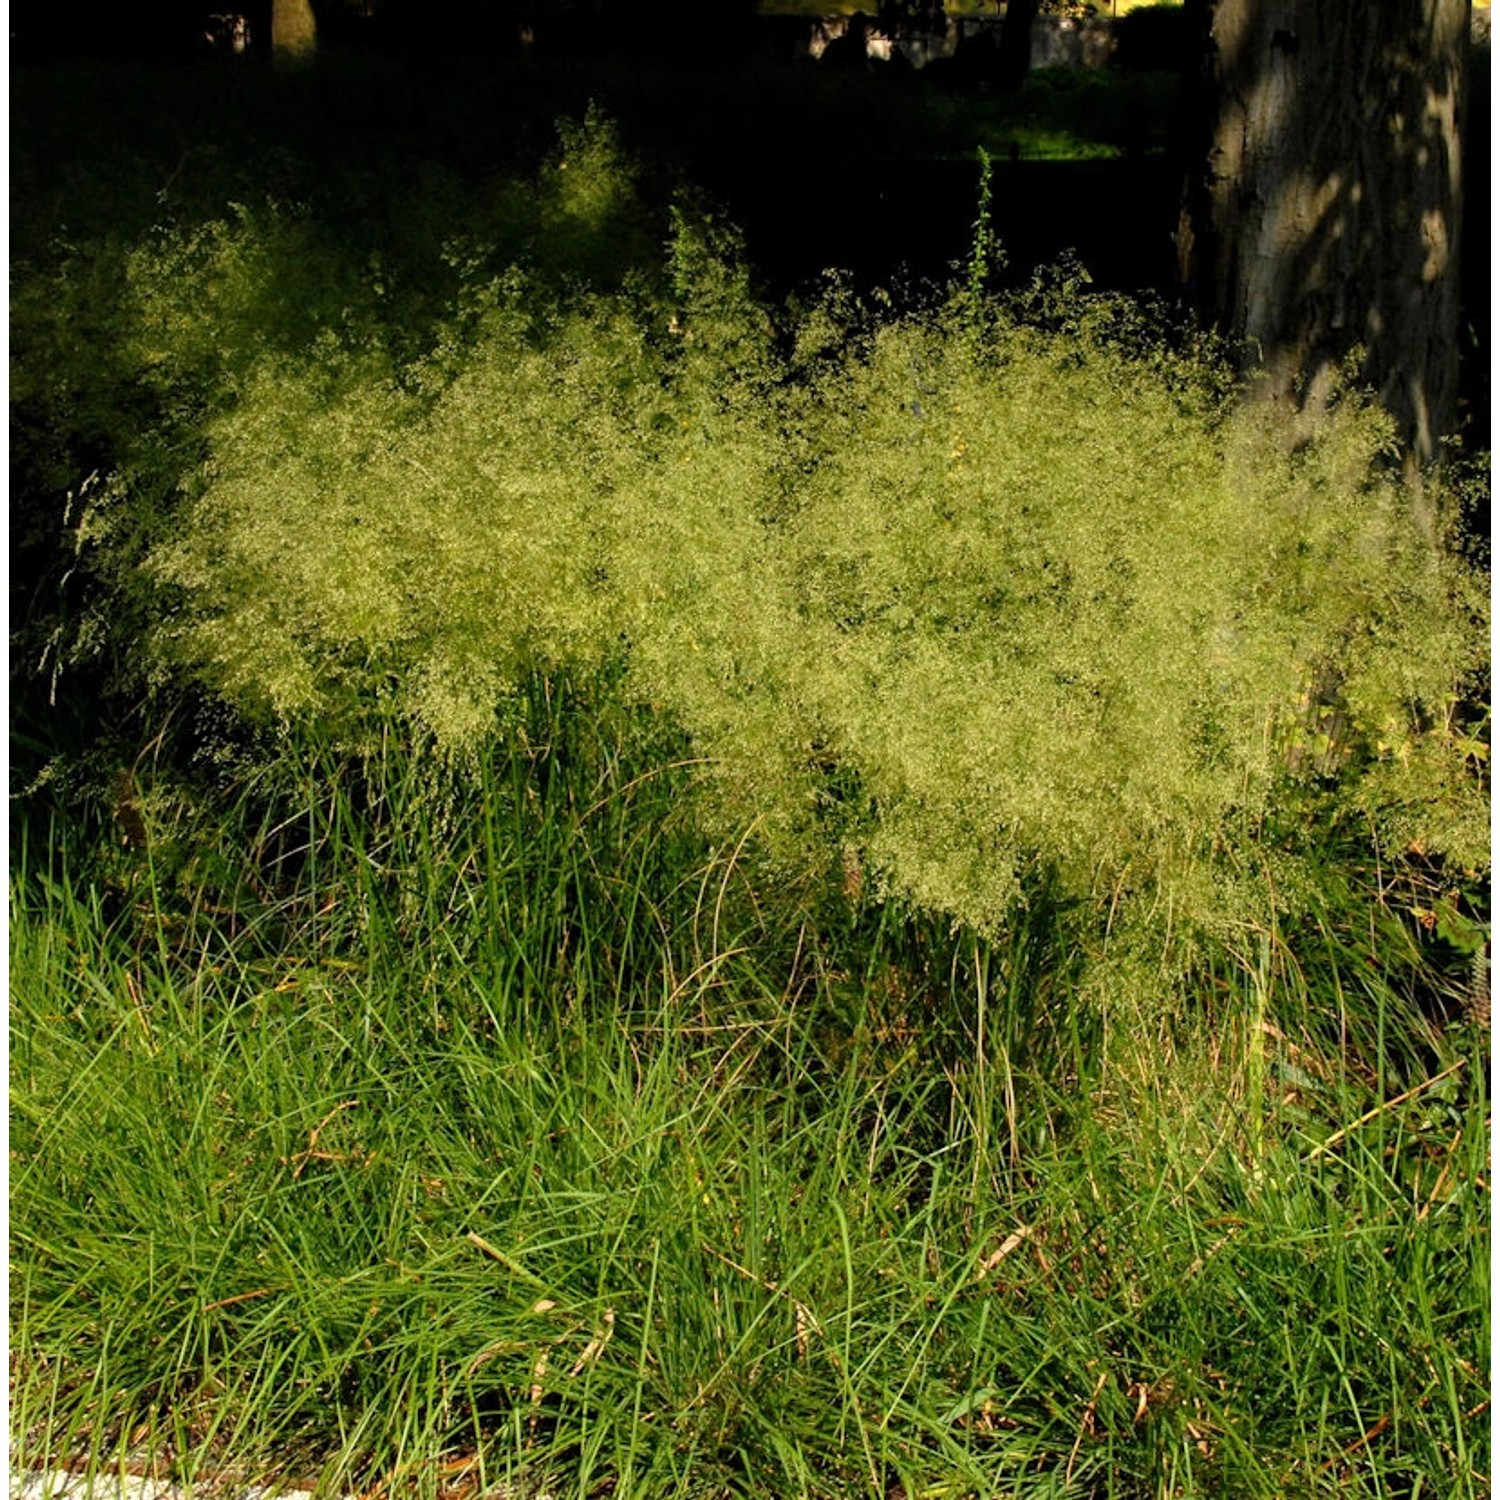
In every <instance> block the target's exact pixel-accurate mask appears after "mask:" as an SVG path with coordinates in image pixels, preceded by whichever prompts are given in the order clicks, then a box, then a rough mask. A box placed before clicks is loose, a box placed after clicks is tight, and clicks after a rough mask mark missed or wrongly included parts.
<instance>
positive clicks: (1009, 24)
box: [995, 0, 1041, 89]
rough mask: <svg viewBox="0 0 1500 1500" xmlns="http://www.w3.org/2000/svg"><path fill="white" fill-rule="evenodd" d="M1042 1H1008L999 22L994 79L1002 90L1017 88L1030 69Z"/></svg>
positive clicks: (1023, 81) (1024, 79)
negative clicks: (1032, 46)
mask: <svg viewBox="0 0 1500 1500" xmlns="http://www.w3.org/2000/svg"><path fill="white" fill-rule="evenodd" d="M1040 3H1041V0H1006V5H1005V19H1004V20H1003V21H1002V22H1001V23H1000V46H999V50H998V56H997V59H996V63H995V79H996V82H997V83H999V85H1000V86H1001V88H1008V89H1018V88H1020V87H1021V85H1022V84H1023V83H1025V81H1026V74H1027V72H1028V71H1029V70H1030V68H1031V29H1032V25H1033V23H1034V22H1035V21H1036V13H1037V10H1038V9H1039V8H1040Z"/></svg>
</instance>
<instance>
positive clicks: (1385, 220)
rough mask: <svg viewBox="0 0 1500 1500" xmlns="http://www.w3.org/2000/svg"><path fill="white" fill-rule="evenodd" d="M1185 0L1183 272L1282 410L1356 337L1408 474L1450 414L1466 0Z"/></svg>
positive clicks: (1297, 405) (1320, 383) (1432, 446)
mask: <svg viewBox="0 0 1500 1500" xmlns="http://www.w3.org/2000/svg"><path fill="white" fill-rule="evenodd" d="M1188 4H1189V7H1190V9H1191V10H1192V11H1193V12H1194V16H1193V19H1194V22H1195V26H1196V34H1197V39H1198V43H1199V47H1200V57H1201V72H1200V76H1199V78H1198V79H1197V86H1198V91H1199V92H1198V99H1197V109H1196V110H1195V111H1194V114H1195V117H1196V119H1197V122H1198V129H1199V130H1200V132H1201V135H1200V137H1199V139H1198V140H1197V141H1196V143H1194V149H1195V159H1196V161H1197V162H1198V163H1199V169H1198V171H1197V172H1196V173H1195V175H1194V177H1193V178H1192V180H1190V183H1189V187H1188V193H1187V198H1186V202H1185V207H1184V212H1183V218H1182V223H1181V227H1180V231H1179V237H1178V249H1179V260H1180V264H1181V270H1182V273H1183V276H1184V279H1185V281H1186V284H1187V285H1188V287H1189V289H1190V291H1191V293H1192V295H1193V296H1194V299H1195V300H1196V302H1197V303H1198V305H1199V308H1200V310H1201V311H1202V312H1203V313H1205V314H1206V315H1207V316H1208V317H1209V318H1210V319H1211V320H1212V321H1214V322H1216V323H1217V324H1218V325H1219V326H1220V327H1222V328H1224V329H1225V330H1226V331H1228V332H1229V333H1230V334H1231V335H1233V336H1234V337H1235V338H1236V339H1237V340H1242V341H1243V343H1242V347H1243V349H1244V351H1245V358H1246V362H1247V367H1248V368H1250V369H1252V370H1254V371H1255V382H1254V383H1255V385H1256V386H1258V388H1259V389H1260V391H1261V392H1262V393H1264V394H1266V395H1269V396H1270V397H1272V398H1273V399H1276V400H1278V401H1285V402H1288V403H1289V404H1291V405H1292V406H1293V409H1295V410H1296V411H1298V412H1301V413H1306V414H1315V413H1316V411H1317V410H1318V409H1319V407H1320V405H1321V403H1323V402H1324V401H1325V400H1326V398H1327V395H1328V393H1329V390H1330V388H1331V386H1332V384H1333V381H1334V378H1335V376H1336V372H1337V371H1338V369H1339V367H1340V366H1341V365H1342V364H1344V363H1345V362H1347V360H1348V359H1349V357H1350V356H1351V355H1352V354H1353V353H1354V352H1355V351H1356V350H1359V351H1362V359H1361V368H1360V377H1361V379H1362V380H1363V381H1365V382H1366V383H1367V384H1369V385H1371V386H1373V387H1374V388H1375V389H1376V390H1377V391H1378V393H1379V395H1380V399H1381V401H1382V402H1383V403H1384V405H1385V406H1386V407H1387V409H1388V410H1389V411H1390V412H1391V414H1392V415H1393V416H1394V418H1395V419H1396V423H1397V427H1398V431H1399V435H1400V438H1401V440H1402V443H1403V445H1404V447H1405V450H1406V453H1407V455H1408V460H1409V464H1410V466H1411V467H1412V469H1413V470H1415V468H1416V467H1417V466H1420V465H1422V464H1425V463H1427V462H1429V461H1430V460H1432V459H1433V458H1434V457H1435V456H1436V455H1437V453H1438V447H1439V443H1440V441H1441V439H1442V438H1443V436H1444V435H1445V434H1446V433H1448V432H1450V431H1451V430H1452V428H1453V424H1454V418H1455V406H1456V399H1457V382H1458V337H1459V301H1458V298H1459V284H1458V244H1459V226H1460V213H1461V209H1462V172H1461V152H1460V136H1461V130H1462V125H1463V112H1464V92H1465V85H1464V79H1465V65H1466V60H1467V49H1468V35H1469V13H1470V0H1188Z"/></svg>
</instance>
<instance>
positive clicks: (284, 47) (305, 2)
mask: <svg viewBox="0 0 1500 1500" xmlns="http://www.w3.org/2000/svg"><path fill="white" fill-rule="evenodd" d="M317 45H318V23H317V21H316V20H315V19H314V18H313V9H312V3H311V0H271V51H272V52H273V53H274V54H275V55H276V56H277V57H279V58H292V59H296V58H305V57H311V56H312V54H313V52H314V50H315V49H316V47H317Z"/></svg>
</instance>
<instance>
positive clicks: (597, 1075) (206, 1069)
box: [11, 691, 1489, 1500]
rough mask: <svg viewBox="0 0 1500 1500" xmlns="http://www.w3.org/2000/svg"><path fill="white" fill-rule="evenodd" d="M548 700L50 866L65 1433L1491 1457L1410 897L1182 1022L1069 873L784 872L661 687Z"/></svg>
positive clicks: (435, 1446)
mask: <svg viewBox="0 0 1500 1500" xmlns="http://www.w3.org/2000/svg"><path fill="white" fill-rule="evenodd" d="M531 715H532V716H531V718H530V720H529V721H528V732H527V735H526V736H525V742H528V743H530V744H532V745H533V747H534V748H533V750H532V751H531V753H530V754H525V753H522V752H521V751H520V750H519V749H514V750H512V751H510V752H505V751H503V750H502V751H499V752H497V753H495V754H494V755H493V756H492V757H491V758H490V759H488V760H487V761H486V762H485V763H484V765H483V767H482V768H471V770H470V772H469V774H467V775H464V776H459V775H453V776H445V775H444V774H441V773H439V772H437V771H435V770H434V769H433V766H432V762H431V760H430V758H425V757H422V756H419V755H414V754H412V753H411V752H409V751H402V750H400V749H397V748H395V747H394V745H393V746H392V747H389V748H388V750H387V752H386V753H385V755H384V756H383V757H382V758H379V759H377V760H375V761H373V762H371V763H367V764H365V765H363V766H357V765H355V764H352V763H349V762H346V761H337V760H335V759H333V758H331V757H330V755H329V753H328V752H321V751H316V750H314V749H308V748H302V749H299V748H298V746H297V745H296V744H290V745H288V746H287V747H286V755H287V758H286V760H285V761H284V762H283V764H282V766H281V767H280V769H279V770H278V771H277V773H276V776H275V784H274V785H273V784H270V783H269V782H267V781H266V780H264V779H262V780H261V781H259V782H257V781H254V780H244V779H241V780H238V781H236V782H234V783H232V784H231V785H229V786H228V787H227V788H221V789H220V790H219V792H218V793H217V794H216V795H214V796H209V795H207V794H206V793H200V796H199V798H198V800H197V801H196V802H194V801H190V800H189V799H187V798H186V796H185V795H178V796H177V797H176V798H175V799H168V798H166V797H165V796H162V795H158V794H157V791H156V789H155V788H153V786H152V785H150V784H149V782H148V781H147V778H144V777H142V779H141V780H142V784H140V785H138V787H137V788H136V797H137V803H136V807H137V813H138V816H139V818H140V820H141V824H144V825H145V827H146V828H147V832H148V841H147V842H146V843H145V845H144V847H135V848H131V849H124V850H120V849H116V850H114V851H112V852H111V851H108V850H105V851H102V852H101V851H100V850H98V849H97V848H95V849H94V850H92V851H91V850H90V849H89V848H88V847H87V845H86V844H81V843H80V841H79V840H78V839H76V838H68V837H58V838H55V839H51V840H44V841H42V842H41V843H39V844H38V845H35V846H33V847H31V848H30V849H27V850H24V851H23V852H22V854H21V856H20V859H19V862H18V866H17V869H16V871H15V876H14V881H13V891H12V915H11V1049H12V1050H11V1078H12V1125H11V1150H12V1161H11V1193H12V1197H11V1226H12V1246H11V1256H12V1260H11V1305H12V1309H13V1328H12V1395H11V1414H12V1416H11V1424H12V1431H11V1440H12V1454H13V1459H14V1461H16V1462H18V1463H19V1464H20V1465H22V1466H25V1467H35V1468H41V1467H45V1466H47V1465H48V1464H56V1463H58V1462H61V1461H64V1460H68V1461H72V1462H75V1463H78V1464H81V1465H83V1466H85V1467H86V1468H88V1469H89V1471H90V1472H95V1473H102V1472H106V1471H108V1470H110V1469H112V1468H116V1467H118V1466H120V1465H121V1464H124V1463H127V1462H128V1461H139V1460H142V1459H144V1460H146V1461H149V1462H151V1463H154V1464H156V1465H157V1466H159V1468H160V1469H161V1471H162V1472H167V1473H171V1474H173V1475H174V1476H176V1477H178V1478H180V1479H186V1480H196V1481H197V1482H198V1483H200V1484H202V1483H206V1482H208V1481H209V1479H210V1478H211V1477H212V1476H215V1475H218V1474H220V1473H223V1472H226V1471H227V1472H234V1473H239V1474H242V1475H244V1476H247V1477H257V1478H259V1477H271V1476H274V1477H279V1478H281V1479H283V1480H297V1481H300V1482H310V1481H311V1482H316V1483H317V1484H318V1485H319V1486H320V1487H321V1489H322V1490H323V1491H324V1492H326V1493H333V1492H335V1491H340V1490H350V1489H353V1488H358V1487H365V1488H368V1487H370V1486H382V1488H381V1490H380V1493H382V1494H384V1493H391V1494H420V1495H443V1494H458V1493H460V1492H461V1490H460V1488H459V1486H460V1484H461V1482H462V1481H464V1480H465V1479H470V1478H474V1477H475V1476H476V1475H478V1476H480V1477H482V1479H483V1482H484V1483H486V1484H493V1483H497V1482H500V1481H505V1482H508V1483H510V1484H512V1485H513V1486H515V1487H516V1488H515V1489H514V1490H513V1491H511V1492H514V1493H540V1492H542V1491H543V1490H545V1491H546V1492H549V1493H553V1494H574V1495H579V1496H583V1495H596V1494H605V1493H609V1494H617V1495H640V1496H657V1495H703V1496H707V1495H746V1496H770V1495H808V1496H825V1495H826V1496H836V1495H847V1494H861V1493H878V1494H897V1493H899V1494H902V1495H908V1496H916V1495H955V1496H956V1495H985V1496H988V1495H1010V1494H1015V1495H1053V1494H1055V1495H1062V1494H1074V1495H1097V1496H1106V1495H1108V1496H1122V1497H1123V1496H1131V1497H1134V1496H1142V1497H1144V1496H1152V1497H1156V1496H1167V1495H1222V1496H1265V1497H1267V1500H1271V1497H1285V1496H1300V1495H1307V1496H1313V1495H1335V1494H1337V1495H1371V1496H1375V1495H1389V1496H1396V1495H1401V1496H1410V1495H1416V1494H1431V1495H1444V1496H1468V1495H1473V1496H1478V1495H1482V1494H1485V1493H1487V1483H1486V1480H1485V1479H1484V1477H1483V1476H1484V1474H1485V1472H1486V1468H1487V1463H1488V1454H1489V1450H1488V1438H1487V1421H1486V1417H1485V1414H1484V1403H1485V1399H1486V1385H1487V1377H1486V1373H1485V1372H1486V1370H1487V1365H1488V1311H1487V1309H1488V1263H1489V1256H1488V1198H1487V1191H1488V1156H1487V1139H1488V1098H1487V1092H1486V1078H1485V1068H1486V1066H1487V1058H1486V1056H1485V1054H1484V1053H1483V1051H1482V1050H1481V1038H1480V1036H1479V1034H1478V1033H1477V1032H1475V1031H1473V1030H1472V1029H1468V1028H1466V1027H1464V1026H1462V1025H1459V1026H1457V1027H1451V1026H1450V1027H1448V1028H1446V1029H1441V1028H1439V1027H1437V1026H1435V1025H1434V1024H1432V1023H1430V1022H1428V1021H1426V1020H1424V1019H1423V1017H1422V1016H1421V1014H1420V1013H1419V1012H1418V1011H1417V1010H1416V1009H1415V1008H1414V1004H1413V1001H1412V999H1411V997H1410V994H1409V993H1406V994H1404V993H1403V990H1404V989H1407V990H1409V986H1407V985H1403V984H1402V983H1401V982H1400V980H1401V972H1402V971H1401V967H1400V965H1399V964H1393V963H1391V962H1389V961H1382V954H1381V952H1380V951H1379V950H1377V949H1376V948H1375V947H1374V946H1373V945H1374V943H1375V942H1376V941H1377V940H1378V941H1379V942H1380V943H1381V944H1382V945H1384V944H1388V943H1389V942H1390V939H1391V935H1392V931H1394V930H1395V928H1394V925H1393V927H1392V930H1391V931H1382V932H1379V933H1377V934H1375V935H1373V936H1372V935H1371V934H1370V933H1369V932H1366V934H1364V936H1363V938H1361V937H1358V936H1356V935H1354V934H1352V933H1349V932H1345V931H1341V930H1340V928H1339V925H1338V919H1337V915H1336V914H1335V913H1329V914H1328V916H1327V917H1326V919H1325V920H1324V921H1323V922H1322V923H1321V924H1317V925H1315V927H1314V929H1313V936H1314V937H1316V938H1317V939H1318V940H1319V941H1318V942H1315V943H1305V944H1303V945H1302V946H1303V947H1304V948H1305V949H1306V951H1307V952H1308V953H1309V954H1311V955H1312V956H1311V957H1307V958H1304V959H1302V960H1301V961H1300V962H1299V961H1297V960H1296V959H1295V957H1294V954H1293V949H1292V947H1291V945H1289V944H1287V943H1283V942H1281V940H1280V939H1278V938H1276V936H1275V935H1273V934H1268V935H1267V940H1266V944H1265V947H1264V962H1263V964H1262V965H1261V966H1260V968H1259V971H1258V972H1252V973H1245V972H1236V971H1233V970H1231V969H1229V968H1227V967H1226V968H1225V969H1224V970H1223V971H1221V972H1218V973H1214V972H1212V971H1209V972H1206V973H1205V974H1204V976H1203V983H1202V986H1201V988H1200V989H1199V991H1198V992H1197V994H1196V996H1195V997H1194V998H1193V1000H1192V1002H1191V1003H1183V1004H1182V1005H1180V1006H1179V1007H1177V1009H1176V1011H1175V1012H1173V1013H1170V1014H1165V1015H1164V1014H1163V1013H1160V1012H1159V1013H1158V1014H1156V1015H1155V1016H1154V1017H1153V1018H1152V1019H1151V1020H1150V1021H1144V1020H1142V1021H1139V1022H1137V1021H1133V1020H1132V1018H1131V1017H1130V1016H1129V1015H1127V1014H1124V1013H1122V1012H1113V1013H1112V1012H1110V1011H1108V1010H1107V1009H1101V1008H1099V1007H1097V1006H1090V1005H1089V1004H1088V1003H1087V1002H1086V1000H1085V999H1084V997H1082V996H1081V995H1080V994H1079V993H1078V991H1077V988H1076V975H1075V973H1074V970H1075V968H1076V966H1075V965H1072V964H1071V963H1070V962H1069V960H1068V952H1069V944H1070V943H1071V941H1072V940H1073V928H1072V927H1071V925H1070V921H1071V918H1070V913H1069V911H1068V909H1067V908H1066V907H1064V906H1060V905H1059V904H1058V902H1057V901H1056V899H1055V898H1054V897H1053V896H1051V895H1049V893H1048V891H1047V890H1045V889H1038V890H1037V891H1035V892H1034V893H1033V897H1032V900H1031V902H1030V905H1029V907H1028V914H1027V916H1026V918H1025V920H1024V921H1022V922H1020V923H1019V924H1018V925H1017V926H1016V927H1015V928H1014V930H1013V931H1012V932H1011V933H1010V934H1009V936H1008V937H1007V938H1006V939H1005V940H1004V941H1003V942H998V943H996V944H994V945H983V944H979V945H976V944H975V943H974V942H973V940H965V939H962V938H955V937H951V936H948V935H947V934H946V933H945V932H944V931H943V930H942V929H939V928H935V927H932V926H929V925H927V924H923V923H921V922H916V921H913V920H910V919H903V918H901V917H900V916H899V914H898V913H897V912H896V911H895V910H894V909H892V908H879V907H875V908H871V907H865V906H854V905H850V904H849V903H848V902H846V901H845V900H844V899H843V898H841V897H839V896H838V895H837V893H833V892H821V893H820V891H819V890H818V889H817V888H816V887H815V886H811V885H810V886H809V887H807V888H805V889H801V890H797V889H789V888H788V887H787V886H786V885H785V884H784V883H782V884H779V885H772V884H770V883H768V882H767V881H766V879H765V878H764V877H763V875H762V874H761V873H759V872H758V871H757V869H756V865H755V861H754V859H753V857H752V856H751V854H750V852H749V846H748V845H746V846H744V847H737V846H735V845H734V844H729V845H725V846H722V847H719V848H711V847H709V846H708V845H706V844H705V843H703V842H702V841H701V838H700V837H699V836H698V835H696V834H694V833H693V832H692V831H691V829H690V828H689V827H687V826H685V825H684V824H683V821H682V819H681V817H680V812H679V808H680V793H681V791H682V787H683V784H684V778H685V777H687V776H689V775H690V774H691V768H689V767H679V768H678V769H677V770H675V771H674V770H671V769H670V768H669V767H670V763H671V760H672V756H671V754H670V746H669V745H667V744H665V743H663V742H662V740H661V731H660V730H659V729H658V728H656V727H655V726H651V725H649V724H645V725H643V724H641V723H639V722H636V721H633V720H631V719H629V718H626V719H621V718H619V717H614V718H610V717H609V716H604V717H602V718H601V717H599V716H598V715H597V713H596V711H595V708H594V706H593V705H592V704H591V702H590V700H589V699H588V697H587V696H585V695H574V696H570V695H568V694H567V693H566V692H559V691H553V692H551V693H549V694H547V695H545V696H543V695H539V696H538V697H537V698H535V699H533V700H532V704H531ZM521 742H522V741H520V740H518V741H517V743H518V744H519V743H521ZM476 772H477V774H476ZM139 826H140V825H137V827H138V828H139ZM499 1493H507V1491H505V1490H504V1489H502V1490H500V1491H499Z"/></svg>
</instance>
